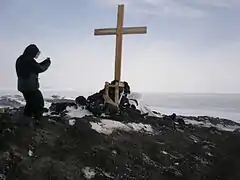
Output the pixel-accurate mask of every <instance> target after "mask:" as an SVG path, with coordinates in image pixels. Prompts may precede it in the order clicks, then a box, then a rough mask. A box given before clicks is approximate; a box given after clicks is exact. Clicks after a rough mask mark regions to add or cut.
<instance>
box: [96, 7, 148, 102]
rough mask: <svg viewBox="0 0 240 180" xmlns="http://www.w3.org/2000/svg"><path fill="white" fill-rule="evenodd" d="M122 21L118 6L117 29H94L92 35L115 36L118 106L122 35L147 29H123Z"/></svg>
mask: <svg viewBox="0 0 240 180" xmlns="http://www.w3.org/2000/svg"><path fill="white" fill-rule="evenodd" d="M123 21H124V5H123V4H122V5H118V15H117V28H104V29H95V30H94V35H95V36H101V35H116V49H115V72H114V78H115V81H116V84H115V85H114V87H115V103H116V104H119V87H120V83H121V82H120V81H121V69H122V44H123V35H124V34H146V33H147V27H123Z"/></svg>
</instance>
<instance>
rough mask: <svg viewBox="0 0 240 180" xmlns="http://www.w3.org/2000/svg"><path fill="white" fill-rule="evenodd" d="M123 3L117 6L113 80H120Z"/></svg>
mask: <svg viewBox="0 0 240 180" xmlns="http://www.w3.org/2000/svg"><path fill="white" fill-rule="evenodd" d="M123 16H124V5H119V6H118V18H117V34H116V35H117V36H116V54H115V80H117V81H119V82H120V77H121V60H122V29H123V20H124V17H123Z"/></svg>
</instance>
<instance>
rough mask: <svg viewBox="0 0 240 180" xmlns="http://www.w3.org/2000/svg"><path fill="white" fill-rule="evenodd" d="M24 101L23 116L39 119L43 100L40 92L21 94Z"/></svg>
mask: <svg viewBox="0 0 240 180" xmlns="http://www.w3.org/2000/svg"><path fill="white" fill-rule="evenodd" d="M22 94H23V96H24V99H25V101H26V106H25V108H24V115H25V116H29V117H34V118H36V119H39V118H41V117H42V113H43V108H44V100H43V95H42V93H41V91H39V90H36V91H30V92H22Z"/></svg>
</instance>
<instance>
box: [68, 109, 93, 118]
mask: <svg viewBox="0 0 240 180" xmlns="http://www.w3.org/2000/svg"><path fill="white" fill-rule="evenodd" d="M66 110H67V111H68V113H67V115H68V116H70V117H73V118H83V117H84V116H91V115H93V114H92V113H91V112H90V111H88V110H86V109H83V108H82V107H79V108H77V109H75V108H73V107H67V108H66Z"/></svg>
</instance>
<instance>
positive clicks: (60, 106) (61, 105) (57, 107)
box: [49, 102, 77, 114]
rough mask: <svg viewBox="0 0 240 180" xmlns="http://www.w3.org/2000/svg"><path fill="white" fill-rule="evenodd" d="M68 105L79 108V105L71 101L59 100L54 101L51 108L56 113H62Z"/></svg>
mask: <svg viewBox="0 0 240 180" xmlns="http://www.w3.org/2000/svg"><path fill="white" fill-rule="evenodd" d="M67 107H74V108H77V105H76V104H75V103H71V102H58V103H52V104H51V106H50V108H49V109H50V111H52V112H53V113H54V114H60V113H63V112H64V111H65V110H66V108H67Z"/></svg>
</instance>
